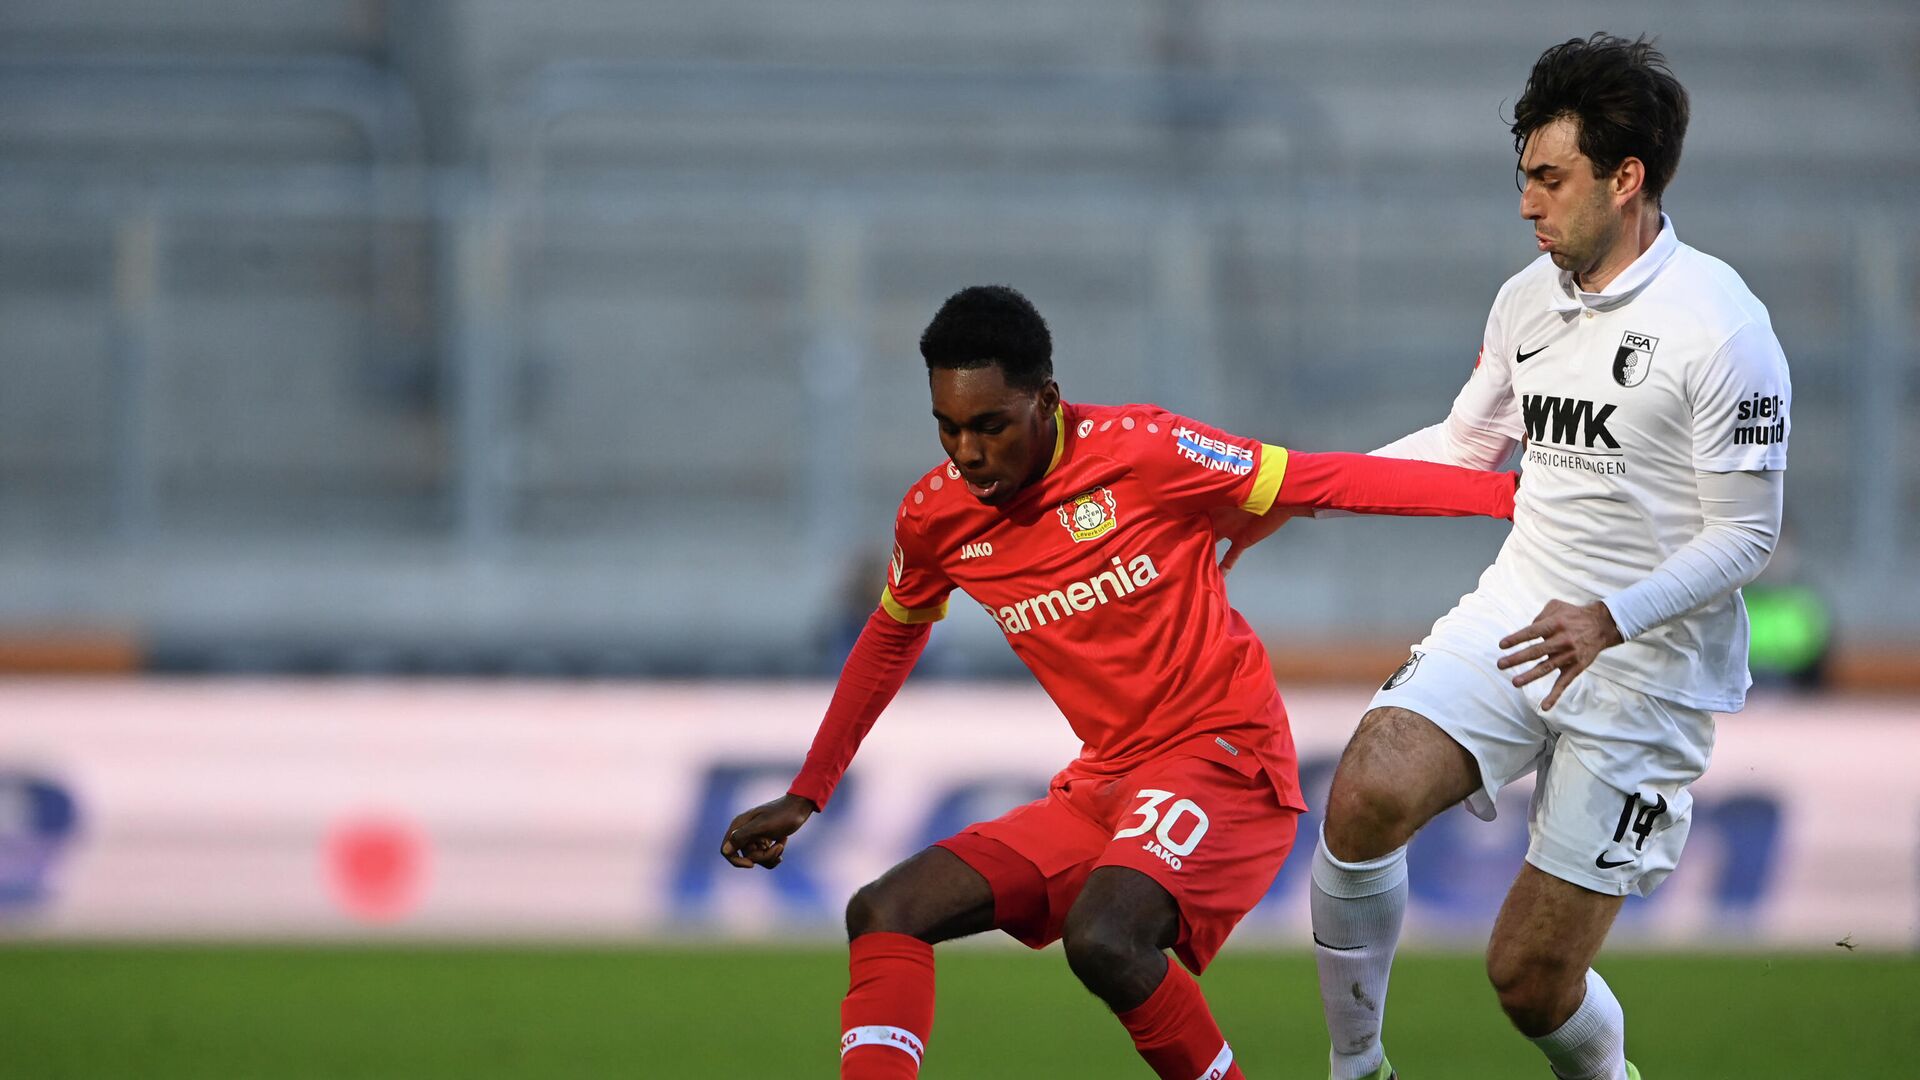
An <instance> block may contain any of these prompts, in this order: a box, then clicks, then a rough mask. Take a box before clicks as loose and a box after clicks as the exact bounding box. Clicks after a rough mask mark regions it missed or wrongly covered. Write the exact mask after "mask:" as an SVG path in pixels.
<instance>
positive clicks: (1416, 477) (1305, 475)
mask: <svg viewBox="0 0 1920 1080" xmlns="http://www.w3.org/2000/svg"><path fill="white" fill-rule="evenodd" d="M1519 482H1520V478H1519V474H1518V473H1508V472H1499V473H1494V472H1481V471H1478V470H1474V469H1462V468H1456V467H1455V466H1452V465H1437V464H1434V463H1432V462H1427V461H1408V460H1403V459H1399V458H1385V457H1374V456H1371V455H1368V454H1343V453H1317V454H1304V453H1293V454H1289V455H1287V463H1286V473H1285V474H1284V476H1283V477H1282V478H1281V482H1280V490H1279V493H1278V494H1277V495H1276V496H1275V498H1274V504H1273V510H1276V511H1277V510H1282V509H1287V508H1294V509H1307V510H1345V511H1348V512H1350V513H1355V514H1393V515H1397V516H1402V517H1472V516H1476V515H1477V516H1485V517H1497V518H1506V519H1508V520H1511V519H1512V518H1513V497H1514V492H1515V490H1516V489H1517V487H1518V486H1519ZM1270 512H1271V511H1270Z"/></svg>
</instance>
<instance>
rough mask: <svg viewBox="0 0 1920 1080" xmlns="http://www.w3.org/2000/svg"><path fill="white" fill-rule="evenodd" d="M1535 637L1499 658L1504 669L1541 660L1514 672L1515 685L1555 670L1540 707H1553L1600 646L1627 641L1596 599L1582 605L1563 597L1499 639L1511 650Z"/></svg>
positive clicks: (1592, 658)
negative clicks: (1570, 602) (1551, 683)
mask: <svg viewBox="0 0 1920 1080" xmlns="http://www.w3.org/2000/svg"><path fill="white" fill-rule="evenodd" d="M1536 639H1537V640H1538V644H1535V645H1529V646H1527V647H1526V648H1524V649H1521V650H1520V651H1519V652H1516V653H1508V654H1507V655H1505V656H1503V657H1501V658H1500V668H1501V670H1503V671H1504V670H1506V669H1507V668H1511V667H1519V666H1520V665H1521V664H1524V663H1527V662H1528V661H1530V660H1538V661H1540V662H1539V663H1538V664H1535V665H1534V666H1533V667H1531V668H1529V669H1527V670H1526V671H1524V672H1522V673H1521V674H1518V675H1515V676H1514V677H1513V685H1515V686H1525V685H1527V684H1528V683H1530V682H1532V681H1534V680H1535V679H1539V678H1542V677H1544V676H1546V675H1548V674H1551V673H1552V672H1555V671H1558V672H1559V673H1560V677H1559V678H1558V679H1555V680H1554V683H1553V689H1551V690H1549V691H1547V696H1546V698H1545V700H1543V701H1541V702H1540V708H1541V709H1543V710H1544V709H1551V708H1553V703H1554V702H1556V701H1559V700H1560V692H1561V691H1562V690H1565V689H1566V688H1567V684H1568V683H1571V682H1572V681H1573V679H1574V676H1576V675H1578V674H1580V673H1581V672H1583V671H1585V670H1587V668H1588V666H1589V665H1591V664H1592V663H1593V661H1594V658H1596V657H1598V656H1599V655H1600V652H1601V650H1602V649H1609V648H1612V647H1613V646H1615V645H1618V644H1620V643H1621V642H1622V641H1624V640H1626V639H1625V638H1623V637H1621V636H1620V628H1619V627H1618V626H1616V625H1614V622H1613V612H1611V611H1608V610H1607V605H1605V604H1603V603H1601V602H1600V601H1598V600H1595V601H1594V602H1593V603H1591V604H1588V605H1586V606H1584V607H1577V606H1575V605H1573V604H1569V603H1567V602H1566V601H1564V600H1549V601H1547V606H1546V607H1543V608H1541V609H1540V614H1538V615H1536V616H1534V619H1533V622H1531V623H1529V624H1528V625H1526V626H1524V627H1522V628H1521V629H1519V630H1516V631H1514V632H1513V633H1511V634H1508V635H1507V636H1506V637H1503V638H1501V639H1500V647H1501V648H1503V649H1511V648H1513V647H1514V646H1516V645H1519V644H1521V643H1522V642H1527V641H1535V640H1536Z"/></svg>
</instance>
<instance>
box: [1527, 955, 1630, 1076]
mask: <svg viewBox="0 0 1920 1080" xmlns="http://www.w3.org/2000/svg"><path fill="white" fill-rule="evenodd" d="M1533 1044H1534V1045H1535V1046H1538V1047H1539V1048H1540V1052H1541V1053H1543V1054H1546V1055H1547V1063H1548V1064H1549V1065H1552V1066H1553V1075H1555V1076H1558V1077H1561V1078H1562V1080H1626V1077H1627V1014H1626V1013H1624V1012H1622V1011H1621V1009H1620V999H1619V998H1617V997H1614V996H1613V990H1612V988H1610V987H1608V986H1607V980H1605V979H1603V978H1601V977H1600V973H1599V972H1597V971H1594V970H1593V969H1592V968H1588V969H1587V996H1586V999H1585V1000H1583V1001H1582V1002H1580V1007H1579V1008H1578V1009H1575V1010H1573V1015H1572V1016H1569V1017H1567V1022H1566V1023H1564V1024H1561V1025H1560V1026H1559V1027H1558V1028H1555V1029H1554V1030H1553V1031H1551V1032H1549V1033H1547V1034H1545V1035H1542V1036H1540V1037H1539V1038H1537V1039H1535V1040H1533Z"/></svg>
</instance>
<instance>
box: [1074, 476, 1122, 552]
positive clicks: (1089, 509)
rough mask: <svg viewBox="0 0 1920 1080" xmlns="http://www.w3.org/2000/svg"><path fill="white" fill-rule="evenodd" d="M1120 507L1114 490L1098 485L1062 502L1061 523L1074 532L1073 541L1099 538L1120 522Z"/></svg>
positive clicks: (1079, 541) (1078, 541) (1080, 541)
mask: <svg viewBox="0 0 1920 1080" xmlns="http://www.w3.org/2000/svg"><path fill="white" fill-rule="evenodd" d="M1119 521H1120V519H1119V508H1118V507H1116V506H1115V505H1114V502H1113V492H1111V491H1108V490H1107V489H1106V488H1103V487H1098V488H1094V489H1093V490H1091V491H1083V492H1081V493H1080V494H1078V495H1075V496H1074V497H1073V498H1071V499H1068V500H1067V501H1066V502H1063V503H1061V504H1060V524H1061V525H1064V526H1066V530H1067V531H1068V532H1070V533H1072V534H1073V542H1074V543H1076V544H1078V543H1082V542H1084V541H1087V540H1098V539H1099V538H1101V537H1102V536H1105V535H1107V534H1108V533H1110V532H1112V531H1113V529H1114V526H1115V525H1118V524H1119Z"/></svg>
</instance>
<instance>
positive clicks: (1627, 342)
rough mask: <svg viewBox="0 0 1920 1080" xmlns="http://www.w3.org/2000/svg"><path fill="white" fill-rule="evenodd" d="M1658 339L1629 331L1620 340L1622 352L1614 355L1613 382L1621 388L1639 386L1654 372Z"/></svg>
mask: <svg viewBox="0 0 1920 1080" xmlns="http://www.w3.org/2000/svg"><path fill="white" fill-rule="evenodd" d="M1659 344H1660V339H1659V338H1657V337H1648V336H1647V335H1645V334H1637V333H1635V332H1633V331H1632V330H1629V331H1627V332H1626V333H1625V334H1624V335H1622V336H1621V338H1620V350H1619V351H1618V352H1616V353H1614V354H1613V381H1614V382H1617V383H1619V384H1620V385H1621V386H1639V385H1640V384H1641V383H1643V382H1646V381H1647V372H1649V371H1652V370H1653V350H1654V347H1655V346H1657V345H1659Z"/></svg>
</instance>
